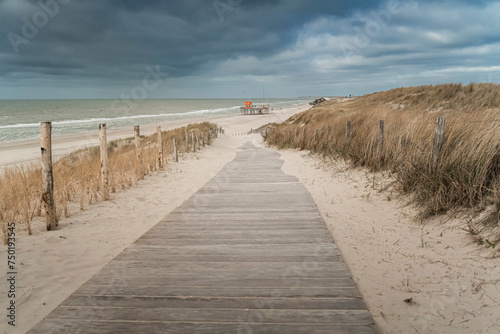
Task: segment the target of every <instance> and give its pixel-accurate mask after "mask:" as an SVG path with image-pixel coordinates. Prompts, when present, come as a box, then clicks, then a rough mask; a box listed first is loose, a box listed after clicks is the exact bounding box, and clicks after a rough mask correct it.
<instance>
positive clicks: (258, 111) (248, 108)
mask: <svg viewBox="0 0 500 334" xmlns="http://www.w3.org/2000/svg"><path fill="white" fill-rule="evenodd" d="M270 109H271V108H270V106H269V103H252V102H251V101H247V102H245V106H244V107H240V113H241V114H242V115H262V114H269V110H270Z"/></svg>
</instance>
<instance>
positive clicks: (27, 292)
mask: <svg viewBox="0 0 500 334" xmlns="http://www.w3.org/2000/svg"><path fill="white" fill-rule="evenodd" d="M17 291H18V293H17V295H16V297H17V301H16V303H17V305H21V304H22V303H24V302H25V301H27V300H28V299H29V298H30V297H31V293H33V286H31V285H29V286H19V287H17Z"/></svg>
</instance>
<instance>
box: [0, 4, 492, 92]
mask: <svg viewBox="0 0 500 334" xmlns="http://www.w3.org/2000/svg"><path fill="white" fill-rule="evenodd" d="M391 6H392V7H391ZM389 8H396V9H397V10H396V9H394V11H393V12H392V13H391V14H390V18H389V19H388V20H387V22H380V20H382V21H383V20H384V19H385V18H387V16H384V15H385V14H383V13H387V12H388V9H389ZM499 9H500V6H496V5H495V2H494V1H458V0H457V1H453V0H451V1H442V2H433V1H428V2H427V1H424V2H415V1H411V0H400V1H399V0H389V1H367V0H352V1H305V0H288V1H284V0H282V1H280V0H272V1H257V0H215V1H212V0H208V1H207V0H190V1H173V0H171V1H165V0H150V1H133V0H122V1H120V0H108V1H78V0H71V1H70V0H41V1H39V0H37V1H27V0H0V36H1V37H2V38H1V42H0V86H2V87H3V89H2V90H3V91H4V92H10V95H12V96H19V95H20V94H21V93H19V92H20V90H19V88H18V87H23V84H24V85H25V87H26V90H25V91H24V92H23V93H22V94H25V93H26V91H28V95H29V88H30V86H29V85H30V83H32V82H36V83H37V84H39V83H45V84H46V85H47V86H48V87H52V88H54V89H56V88H61V89H69V88H68V87H87V86H89V87H95V89H96V91H99V92H101V93H102V96H105V92H107V94H108V95H113V94H117V92H118V90H119V88H120V87H125V88H127V87H130V85H133V84H134V82H137V80H141V78H142V76H143V75H144V73H145V71H146V70H145V68H146V66H156V65H159V66H160V67H161V71H162V72H163V74H164V75H165V76H166V75H167V73H168V77H169V78H170V82H171V83H172V84H174V83H178V84H179V86H183V87H184V88H185V93H184V94H186V95H189V94H191V95H192V96H196V95H197V94H198V93H199V91H200V89H203V88H204V87H206V86H207V85H220V92H221V93H220V95H221V96H223V95H224V92H225V91H227V87H232V86H234V83H235V82H238V81H241V78H242V77H246V78H247V79H246V80H248V82H251V83H252V84H258V85H260V84H266V83H267V84H268V85H276V87H278V86H279V87H282V89H281V90H280V89H278V88H276V91H275V94H276V95H280V94H288V92H291V91H293V92H294V93H295V92H297V93H298V94H297V95H306V92H304V93H303V94H301V93H299V92H300V90H301V88H304V89H307V87H315V89H317V86H318V83H322V84H323V86H324V87H326V88H328V89H331V87H336V85H341V84H343V85H344V86H348V85H347V84H346V83H348V82H352V83H353V84H352V87H354V86H355V85H359V81H358V79H357V78H354V76H358V75H363V76H365V77H370V78H373V80H374V83H380V79H381V78H384V74H385V77H387V76H391V77H392V76H396V77H397V78H403V79H404V78H406V81H405V82H404V83H403V84H406V83H413V82H417V81H418V80H420V79H422V73H423V72H425V73H427V74H428V76H429V80H428V81H433V80H437V79H436V77H435V76H432V73H434V72H433V71H437V72H435V73H437V74H436V75H437V78H438V79H440V80H441V79H443V80H444V79H448V78H450V77H451V76H447V75H446V73H447V72H446V71H443V68H444V67H450V66H456V67H466V66H470V67H471V68H478V67H479V65H480V63H482V64H483V65H482V66H483V67H482V69H480V70H482V71H483V72H484V71H485V70H486V71H489V70H488V68H492V66H493V63H494V60H493V59H495V57H497V56H498V52H499V50H498V42H499V41H498V40H499V38H498V37H497V34H496V31H498V30H497V29H495V27H497V23H496V22H495V19H494V17H495V16H497V15H498V11H499ZM44 13H45V14H44ZM374 13H375V14H374ZM377 13H378V14H377ZM380 13H382V14H380ZM443 13H445V15H443ZM379 14H380V15H381V16H380V15H379ZM374 15H379V16H378V18H377V16H374ZM377 20H379V21H377ZM376 24H379V26H378V27H377V26H375V25H376ZM370 29H371V30H370ZM474 54H477V55H478V57H477V59H471V56H472V55H474ZM492 71H494V69H493V70H492ZM465 72H467V71H465ZM490 74H491V73H490ZM495 75H496V74H495ZM469 77H470V75H469ZM463 78H464V77H459V76H457V80H463ZM176 79H179V81H178V82H176V81H175V80H176ZM391 80H397V79H396V78H393V79H391ZM388 82H389V84H388V85H392V83H391V81H390V80H389V81H388ZM300 83H302V84H300ZM431 83H433V82H431ZM240 84H241V83H240ZM301 85H302V86H301ZM328 85H329V86H328ZM12 86H15V87H16V90H14V89H9V87H12ZM241 86H242V87H243V86H244V85H241ZM114 88H116V89H118V90H113V89H114ZM362 89H365V90H366V89H368V90H369V89H371V87H368V86H365V87H362V88H360V90H362ZM170 91H173V90H172V89H171V90H170ZM16 92H17V95H16ZM309 93H314V92H309ZM321 93H322V92H318V94H321ZM68 94H71V92H70V91H68ZM158 94H159V96H161V92H158ZM167 95H168V94H167ZM22 96H24V95H22ZM7 97H9V95H8V94H7V93H5V94H2V93H0V98H7ZM110 97H113V96H110Z"/></svg>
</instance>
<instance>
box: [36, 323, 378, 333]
mask: <svg viewBox="0 0 500 334" xmlns="http://www.w3.org/2000/svg"><path fill="white" fill-rule="evenodd" d="M166 332H168V333H169V334H186V333H196V334H215V333H260V334H271V333H287V334H311V333H315V334H332V333H335V334H374V333H376V331H375V330H374V328H373V326H372V325H371V324H370V325H358V324H348V325H346V324H338V325H337V324H313V325H311V324H263V323H248V322H241V323H237V322H235V323H201V322H199V323H196V324H192V323H177V322H142V321H139V322H132V321H127V322H115V321H95V320H90V321H85V320H46V321H44V322H43V323H42V325H41V326H40V327H38V328H37V329H36V330H34V331H32V332H30V333H33V334H46V333H53V334H67V333H80V334H116V333H148V334H165V333H166Z"/></svg>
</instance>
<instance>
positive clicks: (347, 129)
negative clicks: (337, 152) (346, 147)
mask: <svg viewBox="0 0 500 334" xmlns="http://www.w3.org/2000/svg"><path fill="white" fill-rule="evenodd" d="M345 137H346V138H347V139H350V138H351V121H347V122H346V125H345Z"/></svg>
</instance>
